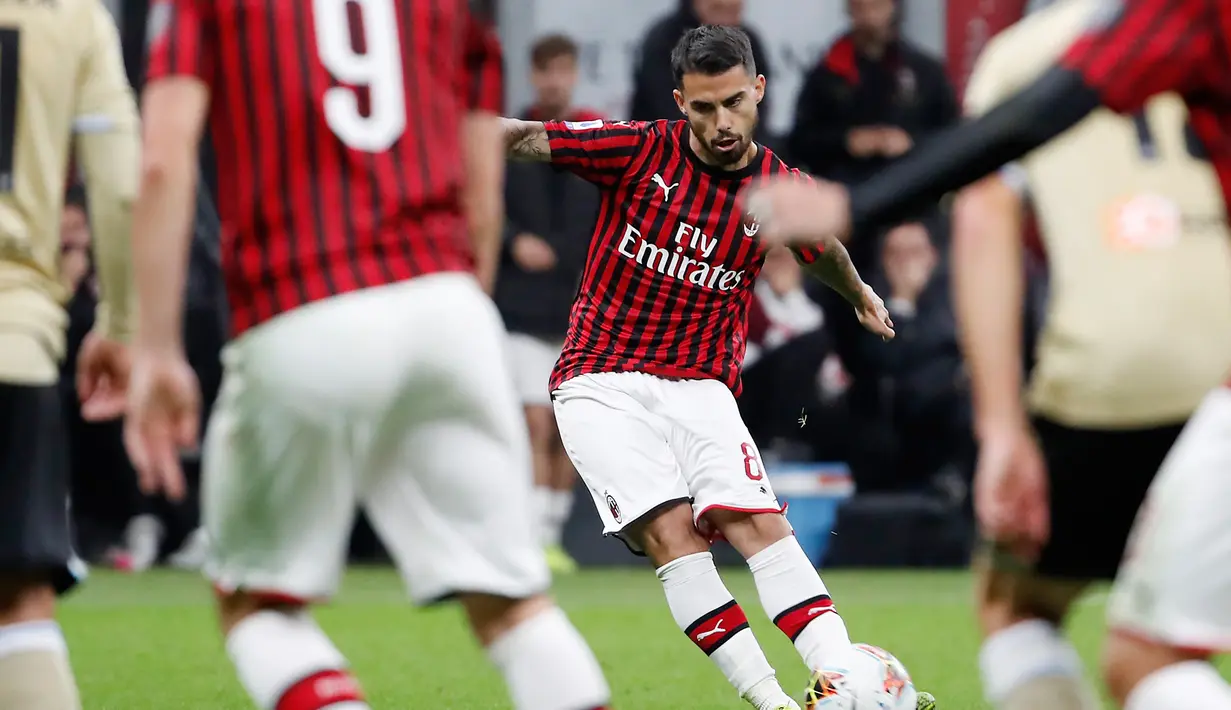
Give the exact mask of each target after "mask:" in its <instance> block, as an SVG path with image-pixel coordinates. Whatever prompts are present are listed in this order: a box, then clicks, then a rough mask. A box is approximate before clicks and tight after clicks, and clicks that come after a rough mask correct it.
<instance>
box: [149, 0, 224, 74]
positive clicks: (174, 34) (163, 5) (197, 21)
mask: <svg viewBox="0 0 1231 710" xmlns="http://www.w3.org/2000/svg"><path fill="white" fill-rule="evenodd" d="M212 7H213V5H212V3H211V2H209V0H159V2H158V4H157V5H155V6H154V8H153V9H152V10H151V11H150V22H151V23H157V24H156V25H155V32H156V34H155V35H154V37H153V39H152V40H151V42H150V48H149V58H148V60H147V64H146V72H145V78H146V81H153V80H155V79H161V78H164V77H169V76H194V77H197V78H199V79H201V80H202V81H204V82H205V83H207V84H212V83H213V80H214V48H215V47H216V46H217V36H216V32H215V31H214V27H215V25H214V18H213V12H212V9H211V8H212Z"/></svg>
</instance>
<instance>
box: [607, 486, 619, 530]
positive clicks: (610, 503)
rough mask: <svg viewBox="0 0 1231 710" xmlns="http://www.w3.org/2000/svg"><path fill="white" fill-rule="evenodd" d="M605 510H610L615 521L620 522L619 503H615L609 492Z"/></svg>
mask: <svg viewBox="0 0 1231 710" xmlns="http://www.w3.org/2000/svg"><path fill="white" fill-rule="evenodd" d="M607 510H610V511H611V517H613V518H615V521H616V522H617V523H618V522H620V504H619V503H616V499H615V498H613V497H612V496H611V494H610V493H608V494H607Z"/></svg>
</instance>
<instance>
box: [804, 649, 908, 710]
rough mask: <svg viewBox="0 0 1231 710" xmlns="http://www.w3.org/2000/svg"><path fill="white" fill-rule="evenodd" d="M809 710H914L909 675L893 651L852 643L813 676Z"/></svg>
mask: <svg viewBox="0 0 1231 710" xmlns="http://www.w3.org/2000/svg"><path fill="white" fill-rule="evenodd" d="M805 700H806V701H807V702H806V706H805V707H806V709H807V710H915V705H916V702H917V694H916V692H915V685H914V684H913V683H911V681H910V674H909V673H907V672H906V667H905V666H903V665H902V662H901V661H899V660H898V659H896V658H894V657H893V654H891V653H889V652H888V651H885V650H884V649H880V648H877V647H876V646H869V645H868V644H865V643H857V644H852V645H851V646H849V647H848V648H846V649H844V650H843V651H842V652H841V653H839V654H837V655H835V656H834V657H833V658H831V659H829V660H828V661H827V662H826V663H825V667H824V668H820V669H818V670H817V672H816V673H815V674H814V675H813V676H812V682H811V683H810V684H809V686H808V692H807V697H806V698H805Z"/></svg>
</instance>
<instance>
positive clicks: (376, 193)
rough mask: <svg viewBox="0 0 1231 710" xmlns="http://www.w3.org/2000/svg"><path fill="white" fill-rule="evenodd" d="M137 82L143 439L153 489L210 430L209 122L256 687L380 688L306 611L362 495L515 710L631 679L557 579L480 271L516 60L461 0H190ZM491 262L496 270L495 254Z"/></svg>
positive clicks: (360, 706) (234, 504) (215, 455)
mask: <svg viewBox="0 0 1231 710" xmlns="http://www.w3.org/2000/svg"><path fill="white" fill-rule="evenodd" d="M159 11H160V12H167V13H169V15H168V16H165V17H164V18H163V19H164V20H165V24H164V26H163V27H162V28H161V32H160V34H159V35H158V36H157V38H156V39H155V41H154V44H153V46H152V48H151V54H150V60H149V62H150V63H149V72H148V81H147V84H146V88H145V92H144V97H143V102H142V104H143V111H144V116H143V118H144V132H145V141H144V169H143V173H142V185H141V194H140V198H139V200H138V203H137V205H136V208H135V210H134V225H135V226H134V233H135V234H134V250H135V252H136V253H137V256H136V258H135V265H136V272H137V292H138V298H139V303H140V308H139V309H138V312H139V320H138V325H137V336H136V338H135V343H136V345H135V348H134V354H133V361H134V365H133V374H132V380H131V387H130V390H129V393H128V394H129V412H128V419H127V422H126V430H125V438H126V443H127V444H128V447H129V451H130V453H131V454H132V457H133V461H134V464H135V465H136V467H137V468H138V470H139V472H140V473H141V475H142V477H143V480H144V482H145V483H146V484H147V486H146V487H147V488H158V487H164V488H169V489H170V490H171V491H172V492H176V491H178V490H179V489H180V487H181V486H182V483H181V481H180V472H179V467H178V465H177V462H176V446H177V445H179V446H184V445H189V444H191V443H193V441H194V440H195V438H196V435H197V408H198V406H199V405H198V396H197V391H196V383H195V380H194V378H193V375H192V372H191V370H190V369H189V368H188V365H187V363H186V362H185V360H184V355H183V346H182V343H181V336H180V332H181V323H180V313H181V312H182V309H183V305H182V295H183V291H184V268H185V262H186V260H187V253H188V239H189V233H190V229H189V221H190V219H191V215H192V206H193V195H194V193H195V184H194V182H195V176H196V174H197V171H196V156H197V144H198V141H199V139H200V136H201V133H202V131H203V130H204V128H205V126H206V125H208V126H209V128H210V129H211V130H212V132H213V139H214V140H213V145H214V147H215V149H216V154H217V162H218V183H219V188H220V212H221V216H222V223H223V230H224V233H223V236H222V240H223V253H224V263H223V269H224V273H225V278H226V285H227V291H228V294H229V296H230V301H231V306H232V321H233V323H234V340H233V341H232V342H231V343H230V344H229V345H228V347H227V351H226V352H225V354H224V364H225V375H224V381H223V385H222V394H221V395H220V397H219V399H218V402H217V405H216V407H215V410H214V412H213V416H212V417H211V421H210V424H209V429H208V432H207V434H206V437H205V442H204V446H203V456H204V473H203V478H204V482H203V490H204V493H203V504H202V507H203V510H202V517H203V519H204V521H205V528H206V530H207V532H208V534H209V537H210V542H211V550H210V559H209V561H208V562H207V565H206V571H207V574H208V575H209V577H210V578H211V579H212V581H213V582H214V586H215V589H216V590H217V594H218V599H219V607H220V612H221V613H220V616H221V621H222V626H223V631H224V633H225V635H226V645H227V650H228V653H229V655H230V657H231V659H232V661H233V662H234V663H235V666H236V669H237V670H238V673H239V677H240V680H241V682H242V683H243V685H244V687H245V688H246V689H247V691H248V693H249V695H250V696H251V697H252V699H253V700H254V701H255V703H256V704H257V705H258V706H259V707H261V708H266V709H276V710H320V709H323V708H333V709H335V710H366V708H368V705H367V703H366V702H365V701H364V699H363V695H362V692H361V690H360V688H359V685H358V683H357V682H356V681H355V680H354V678H353V677H352V676H351V674H350V672H349V671H348V670H347V668H346V662H345V659H344V658H343V657H342V655H341V654H340V653H339V652H338V650H337V649H336V648H334V646H333V645H332V643H331V642H330V641H329V639H328V638H327V637H326V636H325V634H324V633H323V632H322V631H321V629H320V628H318V627H317V626H316V625H315V623H314V622H313V621H312V620H311V617H310V616H309V615H308V614H307V613H305V611H306V607H307V605H308V604H309V603H310V602H311V601H315V600H318V599H321V598H326V597H329V596H330V595H331V594H332V593H333V592H334V591H335V590H336V587H337V584H338V580H339V577H340V576H341V572H342V569H343V566H344V562H345V560H344V558H345V554H346V549H347V540H348V539H349V535H350V530H351V526H352V523H353V520H354V516H355V513H356V509H357V508H362V509H363V510H364V511H365V512H366V514H367V515H368V517H369V518H370V519H371V520H372V522H373V524H374V526H375V528H376V529H377V530H378V531H379V533H380V535H381V538H382V539H383V541H384V543H385V546H386V548H387V549H388V550H389V551H390V553H391V555H392V557H393V559H394V560H395V562H396V563H397V565H398V567H399V568H400V570H401V571H402V573H403V575H404V577H405V579H406V582H407V584H408V586H409V590H410V594H411V597H412V598H413V599H414V600H415V601H416V602H419V603H429V602H434V601H438V600H443V599H447V598H451V597H457V598H459V600H460V601H461V603H462V604H463V605H464V606H465V607H466V609H467V612H468V616H469V618H470V620H471V623H472V626H473V627H474V631H475V634H476V635H477V637H478V638H479V640H480V641H481V642H482V643H483V645H484V646H485V647H486V648H487V651H488V654H489V656H490V658H491V660H492V661H493V663H494V664H495V665H496V666H497V667H498V668H499V669H500V671H501V672H502V673H503V675H504V677H505V680H506V683H507V685H508V687H509V690H510V692H511V695H512V699H513V704H514V706H515V707H516V708H518V709H519V710H593V709H594V708H600V707H603V706H605V705H606V704H607V701H608V696H609V691H608V689H607V685H606V681H605V680H604V678H603V674H602V671H601V669H600V668H599V666H598V664H597V662H596V660H595V658H594V656H593V654H592V653H591V652H590V649H589V648H588V647H587V646H586V643H585V641H584V640H583V639H582V638H581V637H580V635H578V633H577V631H576V630H575V629H574V628H573V627H572V625H571V624H570V623H569V621H568V619H567V618H565V616H564V615H563V613H561V612H560V611H559V610H558V609H557V608H555V606H554V605H553V604H552V602H551V601H550V600H549V599H548V598H547V597H546V596H545V594H544V592H545V591H546V589H547V587H548V583H549V575H548V572H547V567H546V563H545V560H544V558H543V552H542V550H541V548H540V547H539V545H538V542H537V539H536V536H535V530H534V526H533V525H532V519H531V515H530V511H531V505H530V502H531V501H530V493H531V490H530V489H531V478H530V470H529V456H528V442H527V439H526V432H525V426H524V424H523V423H522V421H521V410H520V407H519V406H518V403H517V400H516V397H515V395H514V393H513V389H512V385H511V380H510V377H509V374H508V372H507V369H506V368H505V366H504V359H503V345H504V331H503V328H502V326H501V324H500V319H499V315H498V314H497V312H496V310H495V306H494V305H493V304H492V302H491V300H490V299H489V298H488V296H487V295H486V294H485V293H484V288H483V286H484V285H486V284H487V283H488V282H489V281H490V278H491V276H492V271H493V269H494V259H495V251H496V249H497V248H498V240H499V232H500V229H501V217H502V214H501V213H502V209H503V206H502V204H501V202H502V200H501V179H502V176H503V169H504V159H503V151H502V150H501V144H500V139H501V131H500V123H499V120H500V119H499V117H498V115H497V109H498V105H499V100H500V98H499V97H500V94H501V86H500V79H501V77H500V73H501V70H500V56H499V46H498V43H497V42H496V41H495V37H494V33H493V32H492V29H491V27H490V25H489V24H488V23H486V22H482V21H481V20H480V18H479V17H477V16H476V15H475V14H473V13H472V11H471V9H470V8H469V7H468V5H467V3H466V2H465V0H363V1H361V2H354V1H352V0H312V1H311V2H308V1H307V0H304V1H302V2H300V1H298V0H296V1H293V2H275V1H274V0H270V1H269V2H251V1H249V0H168V1H167V2H165V3H164V5H163V6H162V8H161V9H160V10H159ZM476 271H477V275H476Z"/></svg>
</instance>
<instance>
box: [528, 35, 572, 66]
mask: <svg viewBox="0 0 1231 710" xmlns="http://www.w3.org/2000/svg"><path fill="white" fill-rule="evenodd" d="M577 52H578V50H577V43H576V42H574V41H573V40H572V39H571V38H570V37H568V36H567V35H561V34H552V35H547V36H545V37H540V38H539V39H538V40H537V41H535V43H534V46H532V47H531V48H530V63H531V65H533V66H534V68H535V69H542V68H543V67H546V66H547V63H548V62H550V61H552V60H554V59H559V58H560V57H568V58H569V59H573V60H576V59H577Z"/></svg>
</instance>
